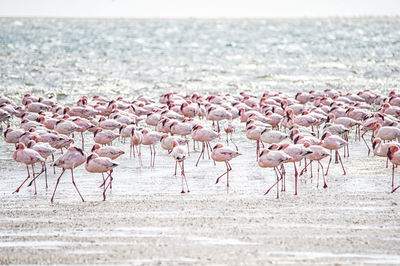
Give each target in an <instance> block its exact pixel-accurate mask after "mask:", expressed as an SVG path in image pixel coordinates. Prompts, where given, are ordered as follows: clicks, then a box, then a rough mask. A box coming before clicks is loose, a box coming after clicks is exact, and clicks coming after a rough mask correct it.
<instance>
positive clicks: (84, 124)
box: [72, 117, 96, 150]
mask: <svg viewBox="0 0 400 266" xmlns="http://www.w3.org/2000/svg"><path fill="white" fill-rule="evenodd" d="M72 122H74V123H75V124H76V125H77V126H78V128H77V129H76V132H79V133H81V141H82V150H85V138H84V137H83V133H84V132H85V131H87V130H90V129H93V128H95V127H96V126H95V125H93V124H92V123H91V122H90V121H89V120H87V119H85V118H81V117H76V118H74V119H72Z"/></svg>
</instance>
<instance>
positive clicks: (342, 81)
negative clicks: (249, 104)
mask: <svg viewBox="0 0 400 266" xmlns="http://www.w3.org/2000/svg"><path fill="white" fill-rule="evenodd" d="M399 22H400V21H399V18H385V17H382V18H329V19H264V20H261V19H260V20H253V19H248V20H246V19H232V20H229V19H214V20H199V19H196V20H195V19H182V20H168V19H163V20H162V19H158V20H157V19H153V20H151V19H143V20H134V19H32V18H31V19H23V18H0V33H1V35H0V36H1V37H0V42H1V44H2V45H1V46H0V62H1V64H0V75H1V76H0V79H1V82H0V89H1V91H2V92H3V93H5V94H6V95H7V96H11V97H13V98H16V99H17V97H19V96H20V95H21V94H23V93H25V92H27V91H33V92H36V93H38V94H42V95H43V94H45V95H47V94H50V93H55V94H56V95H57V97H58V99H59V100H67V101H75V100H76V99H77V98H78V97H79V96H80V95H82V94H89V95H92V94H94V93H100V94H103V95H108V96H115V95H123V96H136V95H137V94H143V93H145V94H146V95H159V94H160V93H161V92H164V91H179V92H183V93H193V92H200V93H216V92H231V93H235V92H238V91H242V90H246V91H251V92H255V93H257V94H261V93H262V92H263V91H264V90H265V89H273V90H283V91H287V92H294V91H296V90H298V89H306V90H309V89H325V88H326V87H331V88H340V89H344V90H350V91H352V90H356V89H357V90H358V89H364V88H371V89H377V90H380V91H387V90H389V89H392V88H396V87H397V86H398V84H399V71H400V69H399V67H398V65H399V60H400V56H399V53H400V42H399V40H400V33H399V31H398V30H397V29H398V26H399Z"/></svg>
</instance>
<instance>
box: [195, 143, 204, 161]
mask: <svg viewBox="0 0 400 266" xmlns="http://www.w3.org/2000/svg"><path fill="white" fill-rule="evenodd" d="M204 146H205V144H204V142H203V145H202V148H201V152H200V155H199V158H198V159H197V162H196V166H197V165H198V164H199V161H200V158H201V155H203V159H204V149H205V147H204Z"/></svg>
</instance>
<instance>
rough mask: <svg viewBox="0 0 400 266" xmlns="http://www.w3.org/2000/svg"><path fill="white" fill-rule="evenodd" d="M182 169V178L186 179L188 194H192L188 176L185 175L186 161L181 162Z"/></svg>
mask: <svg viewBox="0 0 400 266" xmlns="http://www.w3.org/2000/svg"><path fill="white" fill-rule="evenodd" d="M181 165H182V166H181V169H182V171H181V175H182V178H184V179H185V183H186V192H188V193H189V192H190V190H189V186H188V182H187V180H186V175H185V161H182V162H181Z"/></svg>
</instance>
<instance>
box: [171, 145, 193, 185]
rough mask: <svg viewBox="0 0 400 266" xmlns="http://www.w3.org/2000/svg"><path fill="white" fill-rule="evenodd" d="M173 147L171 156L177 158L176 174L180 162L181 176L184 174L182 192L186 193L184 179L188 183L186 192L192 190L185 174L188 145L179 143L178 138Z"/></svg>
mask: <svg viewBox="0 0 400 266" xmlns="http://www.w3.org/2000/svg"><path fill="white" fill-rule="evenodd" d="M173 147H174V148H173V149H172V152H171V156H172V158H174V159H175V175H176V168H177V165H178V164H179V167H180V168H181V176H182V191H181V193H185V188H184V184H183V181H185V183H186V189H187V190H186V192H190V190H189V186H188V183H187V180H186V176H185V164H184V163H185V159H186V157H187V150H186V147H185V146H183V145H179V143H178V142H177V141H176V140H173Z"/></svg>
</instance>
